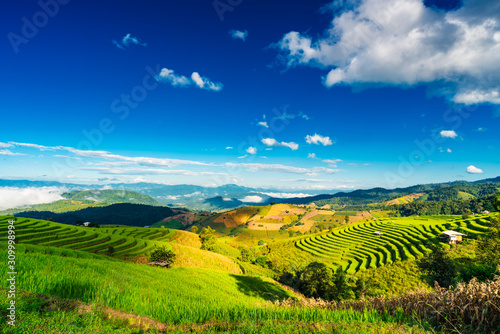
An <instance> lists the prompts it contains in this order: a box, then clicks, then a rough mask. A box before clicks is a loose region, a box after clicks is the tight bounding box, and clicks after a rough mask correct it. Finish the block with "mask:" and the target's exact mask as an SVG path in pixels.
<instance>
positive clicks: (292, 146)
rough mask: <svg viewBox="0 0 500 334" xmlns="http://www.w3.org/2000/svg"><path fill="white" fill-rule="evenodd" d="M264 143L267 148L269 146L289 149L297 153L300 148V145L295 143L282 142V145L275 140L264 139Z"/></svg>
mask: <svg viewBox="0 0 500 334" xmlns="http://www.w3.org/2000/svg"><path fill="white" fill-rule="evenodd" d="M262 143H263V144H264V145H266V146H269V147H288V148H290V149H291V150H292V151H296V150H297V149H298V148H299V145H298V144H296V143H294V142H289V143H286V142H284V141H282V142H281V143H280V142H279V141H277V140H276V139H274V138H264V139H262Z"/></svg>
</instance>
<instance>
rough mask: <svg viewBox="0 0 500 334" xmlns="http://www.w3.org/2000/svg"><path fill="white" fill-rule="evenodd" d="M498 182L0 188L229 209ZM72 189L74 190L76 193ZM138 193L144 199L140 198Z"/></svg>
mask: <svg viewBox="0 0 500 334" xmlns="http://www.w3.org/2000/svg"><path fill="white" fill-rule="evenodd" d="M499 183H500V177H497V178H491V179H486V180H480V181H475V182H467V181H454V182H448V183H437V184H423V185H415V186H411V187H406V188H396V189H385V188H373V189H366V190H354V191H351V192H336V191H333V190H332V191H320V190H314V191H313V190H307V191H306V190H286V191H285V190H276V189H265V188H249V187H243V186H239V185H235V184H227V185H222V186H218V187H203V186H197V185H185V184H181V185H165V184H157V183H144V182H142V183H110V184H107V185H106V186H105V187H106V189H107V190H103V185H81V184H72V183H60V182H52V181H28V180H1V179H0V187H2V186H10V187H20V188H23V187H46V186H55V187H61V188H65V189H67V190H69V192H68V193H69V195H67V194H65V196H69V197H66V198H68V199H75V200H87V199H95V200H98V201H99V203H118V202H129V203H138V204H139V203H140V204H148V205H161V204H164V205H168V206H171V207H185V208H189V209H195V210H213V211H220V210H225V209H232V208H237V207H240V206H245V205H266V204H269V203H271V202H276V203H290V204H309V203H312V202H314V203H315V204H317V205H325V204H330V205H333V206H345V205H348V206H356V205H366V204H373V203H382V202H387V201H390V200H393V199H396V198H399V197H403V196H408V195H411V194H417V193H425V195H424V196H422V197H421V198H419V199H418V200H419V201H424V200H433V201H437V200H444V199H466V198H473V197H477V196H483V195H485V194H486V195H487V194H490V193H491V192H495V191H496V190H495V189H496V188H495V186H491V185H495V184H496V185H498V184H499ZM485 184H490V186H484V185H485ZM76 191H79V193H78V192H76ZM97 192H99V193H97ZM132 192H135V193H134V195H132V194H131V193H132ZM304 193H305V194H304ZM96 194H97V195H96ZM120 194H124V195H120ZM139 194H142V195H144V196H146V197H140V196H139ZM481 194H482V195H481ZM307 195H311V196H307ZM96 196H97V197H96Z"/></svg>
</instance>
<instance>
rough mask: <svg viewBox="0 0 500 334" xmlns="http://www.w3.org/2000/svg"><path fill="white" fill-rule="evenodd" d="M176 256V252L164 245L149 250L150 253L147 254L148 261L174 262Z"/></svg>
mask: <svg viewBox="0 0 500 334" xmlns="http://www.w3.org/2000/svg"><path fill="white" fill-rule="evenodd" d="M175 257H176V254H175V253H174V252H173V251H172V250H170V249H167V248H166V247H165V246H162V247H159V248H156V249H155V250H154V251H153V252H151V255H149V261H150V262H154V261H167V262H169V261H170V262H172V263H173V262H174V260H175Z"/></svg>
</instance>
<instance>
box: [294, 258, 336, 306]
mask: <svg viewBox="0 0 500 334" xmlns="http://www.w3.org/2000/svg"><path fill="white" fill-rule="evenodd" d="M332 278H333V273H332V270H331V269H330V268H328V267H327V266H326V264H324V263H321V262H312V263H310V264H309V265H308V266H307V267H306V268H305V269H304V271H303V272H302V275H301V277H300V281H301V284H300V285H301V289H300V290H301V292H302V293H304V295H305V296H306V297H313V298H323V299H327V300H329V299H330V294H331V291H332V288H333V282H332Z"/></svg>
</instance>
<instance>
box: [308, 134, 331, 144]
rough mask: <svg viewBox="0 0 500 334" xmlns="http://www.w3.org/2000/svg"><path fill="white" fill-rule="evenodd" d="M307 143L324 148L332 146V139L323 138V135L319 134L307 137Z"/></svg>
mask: <svg viewBox="0 0 500 334" xmlns="http://www.w3.org/2000/svg"><path fill="white" fill-rule="evenodd" d="M306 142H307V143H308V144H316V145H319V144H322V145H323V146H328V145H332V141H331V140H330V137H323V136H321V135H318V134H317V133H315V134H314V136H310V135H307V136H306Z"/></svg>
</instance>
